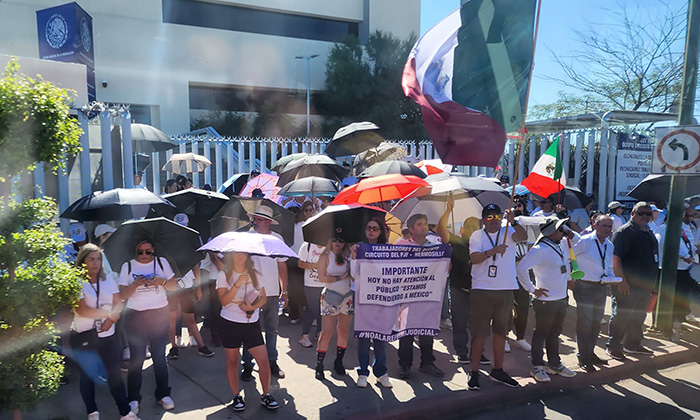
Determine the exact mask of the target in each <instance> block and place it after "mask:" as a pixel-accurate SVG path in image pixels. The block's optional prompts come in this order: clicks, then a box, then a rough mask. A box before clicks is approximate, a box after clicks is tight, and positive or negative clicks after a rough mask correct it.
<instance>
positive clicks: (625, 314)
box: [608, 286, 651, 350]
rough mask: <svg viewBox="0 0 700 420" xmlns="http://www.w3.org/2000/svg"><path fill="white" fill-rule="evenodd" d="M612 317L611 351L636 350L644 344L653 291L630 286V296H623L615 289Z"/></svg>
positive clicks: (610, 327)
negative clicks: (643, 331) (648, 309)
mask: <svg viewBox="0 0 700 420" xmlns="http://www.w3.org/2000/svg"><path fill="white" fill-rule="evenodd" d="M612 289H613V297H612V316H611V317H610V325H609V328H608V332H609V333H608V335H609V336H610V340H609V341H608V346H609V347H610V349H616V350H621V349H622V347H623V346H624V347H627V348H632V349H633V348H636V347H639V346H640V345H641V343H642V338H643V337H644V334H643V333H642V328H643V327H644V319H645V318H646V317H647V305H649V298H651V291H649V290H648V289H642V288H640V287H635V286H630V294H629V295H623V294H622V293H620V292H619V291H618V289H617V287H613V288H612Z"/></svg>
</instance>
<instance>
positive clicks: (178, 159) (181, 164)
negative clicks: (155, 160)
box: [161, 153, 211, 175]
mask: <svg viewBox="0 0 700 420" xmlns="http://www.w3.org/2000/svg"><path fill="white" fill-rule="evenodd" d="M207 166H211V161H210V160H209V159H207V158H205V157H204V156H200V155H196V154H194V153H175V154H174V155H172V156H170V159H168V161H167V162H166V163H165V165H163V168H162V169H161V170H163V171H168V172H172V173H175V174H179V175H181V174H189V173H192V172H202V171H203V170H204V169H205V168H206V167H207Z"/></svg>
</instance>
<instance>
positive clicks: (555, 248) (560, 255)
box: [542, 238, 566, 266]
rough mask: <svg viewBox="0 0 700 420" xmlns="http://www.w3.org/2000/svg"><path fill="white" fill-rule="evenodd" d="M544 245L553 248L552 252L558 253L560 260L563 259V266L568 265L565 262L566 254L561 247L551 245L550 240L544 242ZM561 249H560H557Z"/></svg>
mask: <svg viewBox="0 0 700 420" xmlns="http://www.w3.org/2000/svg"><path fill="white" fill-rule="evenodd" d="M542 243H543V244H545V245H547V246H548V247H550V248H552V251H554V252H556V253H557V255H559V258H561V263H562V265H564V266H565V265H566V261H565V260H564V253H563V252H562V251H561V248H559V246H555V245H554V244H551V243H550V240H549V239H547V238H545V239H543V240H542ZM557 248H559V249H557Z"/></svg>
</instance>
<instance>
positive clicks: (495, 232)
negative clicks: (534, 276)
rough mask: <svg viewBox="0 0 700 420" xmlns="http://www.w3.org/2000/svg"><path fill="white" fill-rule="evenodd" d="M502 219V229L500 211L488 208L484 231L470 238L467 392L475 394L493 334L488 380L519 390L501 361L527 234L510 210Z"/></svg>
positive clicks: (501, 214)
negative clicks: (517, 268) (520, 245)
mask: <svg viewBox="0 0 700 420" xmlns="http://www.w3.org/2000/svg"><path fill="white" fill-rule="evenodd" d="M505 217H506V220H507V221H508V224H507V225H506V226H504V227H502V226H501V221H502V220H503V212H502V211H501V209H500V207H498V206H497V205H495V204H489V205H487V206H486V207H484V208H483V210H482V211H481V222H482V224H483V225H484V228H483V229H481V230H478V231H476V232H474V233H473V234H472V236H471V237H470V238H469V252H470V254H469V258H470V259H471V262H472V291H471V308H470V310H469V331H470V332H471V333H472V336H473V337H474V338H473V339H472V352H471V362H470V363H471V371H470V372H469V374H468V381H467V388H468V389H470V390H474V391H475V390H478V389H479V388H480V387H479V362H480V361H481V356H482V354H483V352H484V344H485V343H486V339H487V338H488V336H489V334H490V333H491V332H493V370H492V371H491V375H490V378H491V380H493V381H494V382H499V383H502V384H504V385H507V386H510V387H514V388H515V387H518V386H520V385H519V384H518V382H517V381H515V380H514V379H513V378H511V377H510V375H508V374H507V373H506V372H505V371H503V358H504V353H505V345H506V334H507V333H508V324H509V322H510V316H511V313H512V310H513V291H514V290H517V289H518V283H517V281H516V280H515V254H516V251H517V243H518V242H520V241H525V240H527V232H526V231H525V229H523V227H522V226H520V225H519V224H518V223H517V222H516V221H515V216H514V214H513V212H512V211H511V210H506V212H505ZM511 226H512V227H511ZM511 232H512V233H511Z"/></svg>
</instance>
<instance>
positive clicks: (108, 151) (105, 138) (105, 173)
mask: <svg viewBox="0 0 700 420" xmlns="http://www.w3.org/2000/svg"><path fill="white" fill-rule="evenodd" d="M111 123H112V122H111V119H110V116H109V111H102V112H100V135H101V136H102V190H103V191H109V190H111V189H113V188H114V170H113V169H112V159H113V158H112V134H111V133H110V128H111V127H110V126H111ZM66 188H67V187H66Z"/></svg>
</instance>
